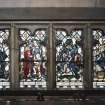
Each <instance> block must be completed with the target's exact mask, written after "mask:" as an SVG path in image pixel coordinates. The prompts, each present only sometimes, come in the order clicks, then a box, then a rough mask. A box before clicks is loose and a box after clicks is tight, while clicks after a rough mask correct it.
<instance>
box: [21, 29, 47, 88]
mask: <svg viewBox="0 0 105 105" xmlns="http://www.w3.org/2000/svg"><path fill="white" fill-rule="evenodd" d="M19 33H20V34H19V36H20V40H19V41H20V43H19V47H20V87H21V88H22V87H29V88H39V89H40V88H41V89H42V88H46V69H47V67H46V63H47V55H46V54H47V47H46V45H47V34H46V30H43V29H39V30H35V32H33V33H32V32H31V31H30V30H29V29H20V31H19Z"/></svg>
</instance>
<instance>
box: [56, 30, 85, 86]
mask: <svg viewBox="0 0 105 105" xmlns="http://www.w3.org/2000/svg"><path fill="white" fill-rule="evenodd" d="M81 42H82V30H81V29H78V30H76V29H74V30H72V31H71V32H70V33H68V32H67V31H65V30H57V31H56V79H57V80H56V81H57V88H82V87H83V84H82V82H83V76H82V71H83V49H82V43H81Z"/></svg>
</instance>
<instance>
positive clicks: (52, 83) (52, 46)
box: [48, 23, 56, 89]
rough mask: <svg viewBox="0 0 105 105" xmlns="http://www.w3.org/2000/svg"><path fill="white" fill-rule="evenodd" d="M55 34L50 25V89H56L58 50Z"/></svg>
mask: <svg viewBox="0 0 105 105" xmlns="http://www.w3.org/2000/svg"><path fill="white" fill-rule="evenodd" d="M54 36H55V35H54V32H53V25H52V23H50V28H49V35H48V89H55V88H56V67H55V66H56V65H55V58H56V55H55V53H56V50H55V38H54Z"/></svg>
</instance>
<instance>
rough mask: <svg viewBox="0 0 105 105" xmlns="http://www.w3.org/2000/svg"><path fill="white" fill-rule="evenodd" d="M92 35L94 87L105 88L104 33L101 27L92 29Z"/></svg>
mask: <svg viewBox="0 0 105 105" xmlns="http://www.w3.org/2000/svg"><path fill="white" fill-rule="evenodd" d="M92 35H93V64H94V66H93V70H94V82H93V87H94V88H105V33H104V31H103V30H101V29H94V30H93V31H92Z"/></svg>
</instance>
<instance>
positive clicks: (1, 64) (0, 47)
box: [0, 29, 10, 89]
mask: <svg viewBox="0 0 105 105" xmlns="http://www.w3.org/2000/svg"><path fill="white" fill-rule="evenodd" d="M9 34H10V32H9V29H0V89H4V88H9V87H10V82H9V66H10V49H9Z"/></svg>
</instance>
